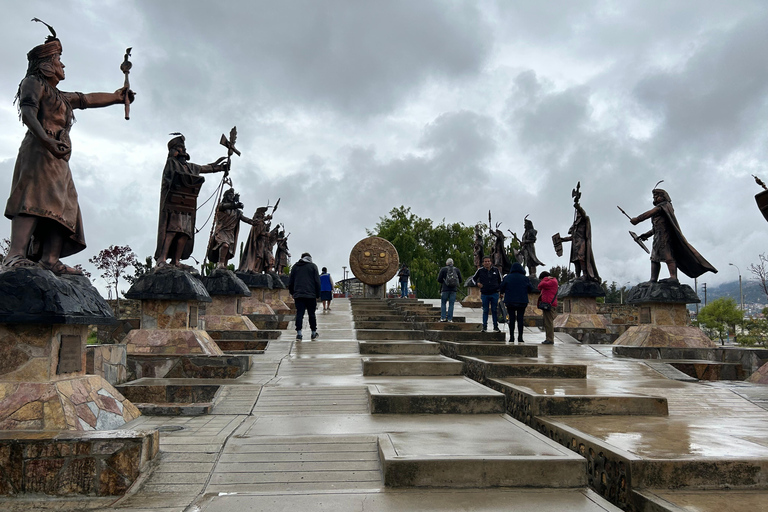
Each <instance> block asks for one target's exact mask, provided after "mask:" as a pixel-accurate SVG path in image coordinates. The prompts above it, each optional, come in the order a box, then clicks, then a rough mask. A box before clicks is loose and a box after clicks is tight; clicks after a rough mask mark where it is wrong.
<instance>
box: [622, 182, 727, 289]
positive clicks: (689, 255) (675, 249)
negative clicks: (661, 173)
mask: <svg viewBox="0 0 768 512" xmlns="http://www.w3.org/2000/svg"><path fill="white" fill-rule="evenodd" d="M659 183H661V182H659ZM657 185H658V183H657ZM652 193H653V208H651V209H650V210H648V211H647V212H645V213H641V214H640V215H638V216H637V217H634V218H632V219H630V222H631V223H632V224H633V225H637V224H639V223H641V222H643V221H644V220H647V219H651V224H652V227H651V230H650V231H648V232H647V233H643V234H642V235H640V236H639V238H640V239H641V240H648V239H649V238H650V237H651V236H653V246H652V248H651V282H657V281H658V280H659V272H660V271H661V262H664V263H666V264H667V269H668V270H669V278H668V279H662V280H661V281H662V282H669V283H672V284H677V283H678V282H679V281H678V279H677V270H678V269H680V270H682V272H683V274H685V275H687V276H688V277H690V278H696V277H699V276H700V275H702V274H703V273H705V272H715V273H717V269H716V268H715V267H713V266H712V265H711V264H710V263H709V262H708V261H707V260H705V259H704V257H703V256H702V255H701V254H699V253H698V251H696V249H694V248H693V246H692V245H691V244H689V243H688V241H687V240H686V239H685V237H684V236H683V232H682V231H681V230H680V226H679V224H678V223H677V218H676V217H675V209H674V208H673V207H672V200H671V199H670V198H669V194H668V193H667V191H666V190H663V189H660V188H654V189H653V191H652Z"/></svg>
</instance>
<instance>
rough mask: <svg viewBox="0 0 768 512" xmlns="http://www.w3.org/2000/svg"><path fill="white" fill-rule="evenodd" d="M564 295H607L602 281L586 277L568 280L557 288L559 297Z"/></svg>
mask: <svg viewBox="0 0 768 512" xmlns="http://www.w3.org/2000/svg"><path fill="white" fill-rule="evenodd" d="M564 297H605V290H603V287H602V286H600V283H596V282H595V281H587V280H584V279H574V280H572V281H568V282H567V283H565V284H564V285H563V286H561V287H560V289H559V290H557V298H558V299H561V298H564Z"/></svg>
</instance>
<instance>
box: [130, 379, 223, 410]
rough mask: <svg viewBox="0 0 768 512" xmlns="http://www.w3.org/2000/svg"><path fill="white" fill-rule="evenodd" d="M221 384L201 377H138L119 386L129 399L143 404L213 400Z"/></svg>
mask: <svg viewBox="0 0 768 512" xmlns="http://www.w3.org/2000/svg"><path fill="white" fill-rule="evenodd" d="M220 387H221V385H220V384H214V383H210V382H206V380H199V379H149V378H144V379H138V380H134V381H131V382H127V383H125V384H122V385H119V386H117V389H119V390H120V392H121V393H123V395H125V396H126V397H128V396H131V397H132V399H131V398H129V400H131V401H132V402H138V403H143V404H147V403H150V404H168V403H184V404H191V403H196V402H212V401H213V399H214V397H215V395H216V393H217V392H218V391H219V388H220Z"/></svg>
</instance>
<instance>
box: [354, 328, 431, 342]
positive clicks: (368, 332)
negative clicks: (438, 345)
mask: <svg viewBox="0 0 768 512" xmlns="http://www.w3.org/2000/svg"><path fill="white" fill-rule="evenodd" d="M355 335H356V336H357V339H358V340H422V339H424V333H423V332H422V331H416V330H398V331H391V330H387V329H357V330H356V331H355Z"/></svg>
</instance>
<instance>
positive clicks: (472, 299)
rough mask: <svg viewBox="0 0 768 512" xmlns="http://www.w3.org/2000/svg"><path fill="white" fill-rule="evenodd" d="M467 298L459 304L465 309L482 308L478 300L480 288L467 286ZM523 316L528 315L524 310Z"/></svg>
mask: <svg viewBox="0 0 768 512" xmlns="http://www.w3.org/2000/svg"><path fill="white" fill-rule="evenodd" d="M467 291H468V293H467V296H466V297H464V300H462V301H461V302H460V303H459V304H461V305H462V306H464V307H465V308H481V307H483V303H482V301H481V300H480V288H478V287H477V286H467ZM525 314H526V315H527V314H528V311H527V310H526V312H525Z"/></svg>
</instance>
